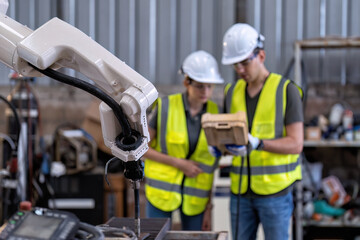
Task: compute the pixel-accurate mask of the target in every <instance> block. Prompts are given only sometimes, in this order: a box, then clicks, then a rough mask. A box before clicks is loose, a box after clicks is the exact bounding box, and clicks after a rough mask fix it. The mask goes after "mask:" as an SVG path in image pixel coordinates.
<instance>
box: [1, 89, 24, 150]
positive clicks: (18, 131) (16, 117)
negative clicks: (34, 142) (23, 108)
mask: <svg viewBox="0 0 360 240" xmlns="http://www.w3.org/2000/svg"><path fill="white" fill-rule="evenodd" d="M0 99H2V100H3V101H4V102H5V103H6V104H7V105H8V106H9V107H10V109H11V111H12V112H13V114H14V118H15V122H16V126H15V127H16V130H17V131H16V132H17V133H16V139H15V143H18V142H19V137H20V119H19V115H18V114H17V111H16V108H15V106H14V105H13V104H12V103H11V102H9V101H8V100H7V99H6V98H5V97H3V96H1V95H0ZM16 150H17V144H15V152H16Z"/></svg>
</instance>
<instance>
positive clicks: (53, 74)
mask: <svg viewBox="0 0 360 240" xmlns="http://www.w3.org/2000/svg"><path fill="white" fill-rule="evenodd" d="M30 66H32V67H33V68H34V69H36V70H37V71H39V72H40V73H42V74H44V75H46V76H48V77H50V78H53V79H55V80H57V81H59V82H62V83H65V84H68V85H71V86H74V87H77V88H80V89H82V90H84V91H86V92H88V93H90V94H91V95H93V96H95V97H97V98H99V99H100V100H102V101H103V102H105V103H106V104H107V105H108V106H109V107H110V108H111V109H112V110H113V111H114V114H115V117H116V118H117V119H118V120H119V123H120V125H121V128H122V130H123V132H124V136H125V137H129V136H131V127H130V124H129V121H128V120H127V118H126V117H125V115H124V113H123V111H122V109H121V107H120V105H119V104H118V103H117V102H116V101H115V100H114V99H113V98H111V97H110V96H109V95H107V94H106V93H105V92H104V91H103V90H101V89H100V88H98V87H96V86H94V85H92V84H90V83H88V82H85V81H83V80H81V79H78V78H75V77H71V76H68V75H65V74H63V73H61V72H58V71H55V70H53V69H50V68H48V69H45V70H41V69H39V68H37V67H35V66H33V65H31V64H30Z"/></svg>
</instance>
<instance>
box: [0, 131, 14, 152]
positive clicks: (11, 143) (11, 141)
mask: <svg viewBox="0 0 360 240" xmlns="http://www.w3.org/2000/svg"><path fill="white" fill-rule="evenodd" d="M0 138H1V139H4V140H6V141H7V142H8V143H9V145H10V147H11V149H12V150H13V151H15V150H16V144H15V142H14V141H13V140H12V139H11V137H10V136H8V135H6V134H4V133H0Z"/></svg>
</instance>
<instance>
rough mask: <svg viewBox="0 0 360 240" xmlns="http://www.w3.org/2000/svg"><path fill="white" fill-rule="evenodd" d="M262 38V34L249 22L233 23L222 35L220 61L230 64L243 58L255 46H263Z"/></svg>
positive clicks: (248, 54) (246, 56)
mask: <svg viewBox="0 0 360 240" xmlns="http://www.w3.org/2000/svg"><path fill="white" fill-rule="evenodd" d="M264 40H265V38H264V36H263V35H261V34H259V33H258V32H257V31H256V30H255V29H254V28H253V27H251V26H250V25H249V24H246V23H237V24H234V25H233V26H231V27H230V28H229V29H228V30H227V31H226V33H225V35H224V38H223V54H222V59H221V63H222V64H224V65H231V64H234V63H238V62H241V61H243V60H245V59H246V58H248V57H249V56H250V55H251V53H252V52H253V51H254V50H255V48H263V41H264Z"/></svg>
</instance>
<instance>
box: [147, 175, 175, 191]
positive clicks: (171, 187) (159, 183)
mask: <svg viewBox="0 0 360 240" xmlns="http://www.w3.org/2000/svg"><path fill="white" fill-rule="evenodd" d="M145 180H146V184H147V185H149V186H151V187H154V188H158V189H162V190H165V191H169V192H177V193H181V186H180V185H176V184H170V183H167V182H163V181H159V180H155V179H151V178H146V179H145Z"/></svg>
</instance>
